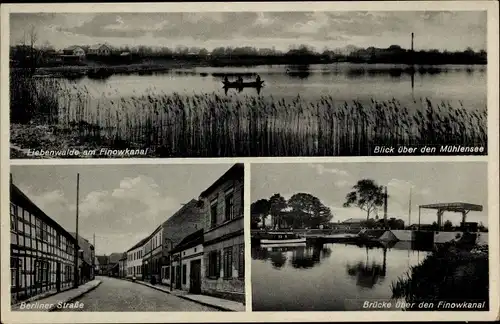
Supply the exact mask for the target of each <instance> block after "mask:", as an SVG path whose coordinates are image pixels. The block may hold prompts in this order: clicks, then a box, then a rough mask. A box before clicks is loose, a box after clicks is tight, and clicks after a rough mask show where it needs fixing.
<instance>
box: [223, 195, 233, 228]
mask: <svg viewBox="0 0 500 324" xmlns="http://www.w3.org/2000/svg"><path fill="white" fill-rule="evenodd" d="M233 218H234V193H233V189H231V190H229V191H227V192H226V200H225V208H224V220H226V221H228V220H231V219H233Z"/></svg>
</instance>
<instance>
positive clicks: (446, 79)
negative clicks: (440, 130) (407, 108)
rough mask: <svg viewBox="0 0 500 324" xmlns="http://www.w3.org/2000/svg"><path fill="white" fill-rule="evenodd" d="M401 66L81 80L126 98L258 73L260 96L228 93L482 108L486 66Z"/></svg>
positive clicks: (206, 89)
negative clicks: (412, 69) (420, 101)
mask: <svg viewBox="0 0 500 324" xmlns="http://www.w3.org/2000/svg"><path fill="white" fill-rule="evenodd" d="M406 68H407V67H406V66H403V65H390V64H351V63H337V64H327V65H308V66H285V65H280V66H256V67H198V68H192V69H184V70H171V71H169V72H166V73H160V74H154V75H113V76H111V77H110V78H108V79H105V80H93V79H89V78H86V77H85V78H83V79H80V80H78V81H76V82H77V85H78V86H86V88H87V89H88V91H89V92H90V93H91V95H92V96H93V97H102V96H105V97H107V98H110V97H121V98H123V97H130V96H137V95H143V94H151V93H153V94H154V93H165V94H171V93H180V94H205V93H214V92H215V93H218V94H220V95H225V93H224V89H223V88H222V83H221V81H222V80H223V74H230V77H229V80H230V81H232V80H235V79H236V77H237V75H240V74H242V75H243V79H244V80H245V81H251V80H255V75H256V74H259V75H260V76H261V78H262V80H263V81H264V82H265V83H264V87H263V88H262V89H261V91H260V93H258V92H257V90H256V89H252V88H247V89H244V90H243V91H241V92H238V90H236V89H229V91H228V95H234V96H240V95H250V96H255V95H259V94H260V95H263V96H273V97H274V98H295V97H297V95H300V96H301V97H302V98H305V99H313V100H317V99H319V98H320V97H322V96H332V97H333V98H334V99H335V101H339V102H344V101H348V102H349V101H353V100H358V101H361V102H366V101H370V100H371V99H374V100H379V101H380V100H391V99H393V98H395V99H397V100H399V101H401V102H411V101H413V100H418V99H421V98H431V99H432V100H433V101H434V102H441V101H448V102H450V103H453V104H454V105H460V103H459V102H462V103H463V105H464V106H466V107H470V108H474V109H476V108H481V109H483V108H485V107H486V88H487V87H486V66H434V67H421V68H418V67H417V68H416V71H415V72H414V73H410V72H408V71H405V69H406Z"/></svg>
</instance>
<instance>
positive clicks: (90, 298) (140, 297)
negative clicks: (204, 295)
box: [65, 277, 219, 312]
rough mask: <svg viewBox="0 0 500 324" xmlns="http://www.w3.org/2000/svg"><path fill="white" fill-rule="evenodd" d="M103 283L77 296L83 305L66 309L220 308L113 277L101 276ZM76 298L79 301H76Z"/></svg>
mask: <svg viewBox="0 0 500 324" xmlns="http://www.w3.org/2000/svg"><path fill="white" fill-rule="evenodd" d="M97 279H99V280H101V281H102V283H101V285H99V287H97V288H96V289H95V290H93V291H91V292H89V293H88V294H86V295H84V296H82V297H81V298H79V299H77V301H78V302H80V303H83V304H84V306H83V308H82V309H74V310H65V311H80V312H92V311H94V312H96V311H97V312H119V311H123V312H131V311H137V312H155V311H158V312H168V311H176V312H189V311H193V312H216V311H219V310H218V309H215V308H212V307H207V306H203V305H200V304H197V303H195V302H192V301H188V300H184V299H182V298H179V297H177V296H173V295H170V294H168V293H164V292H161V291H158V290H156V289H153V288H149V287H147V286H144V285H140V284H137V283H133V282H130V281H126V280H121V279H115V278H110V277H97ZM75 302H76V301H75Z"/></svg>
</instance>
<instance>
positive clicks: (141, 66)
mask: <svg viewBox="0 0 500 324" xmlns="http://www.w3.org/2000/svg"><path fill="white" fill-rule="evenodd" d="M318 64H324V65H332V64H352V65H353V66H363V65H366V66H375V65H379V66H380V65H395V67H393V68H390V69H392V70H398V71H401V72H404V73H412V72H414V73H426V72H430V73H432V72H439V70H440V69H439V67H438V66H444V67H447V66H463V67H467V66H486V65H487V64H481V63H470V64H456V63H449V64H431V63H430V64H414V65H412V64H405V63H385V62H348V61H343V62H339V61H336V62H316V63H311V64H305V63H303V64H290V63H275V64H271V63H260V62H252V63H250V62H244V61H233V62H228V64H222V65H221V64H210V62H193V61H180V60H171V61H165V60H151V61H150V62H141V63H130V64H95V63H94V64H92V63H89V64H81V65H60V66H46V67H38V68H36V70H35V73H34V74H35V75H37V76H49V77H58V76H59V77H67V76H68V75H65V74H71V73H74V74H77V75H81V76H83V75H85V74H87V73H88V72H92V71H96V70H102V71H105V72H106V73H109V74H134V73H137V74H153V73H162V72H168V71H170V70H175V69H192V68H200V67H212V68H224V67H256V66H270V65H274V66H295V67H297V69H298V70H297V71H294V72H298V73H300V72H305V71H302V69H303V68H306V67H307V66H308V65H318ZM306 69H307V68H306ZM10 70H11V73H12V72H14V73H15V72H22V71H25V70H28V69H27V68H22V67H11V68H10ZM388 70H389V69H388ZM186 73H187V72H186ZM214 73H215V72H211V73H203V72H201V73H200V75H201V76H207V75H210V74H214ZM216 74H217V76H220V75H223V74H224V73H216ZM219 74H220V75H219ZM73 76H75V75H73Z"/></svg>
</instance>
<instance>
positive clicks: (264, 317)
mask: <svg viewBox="0 0 500 324" xmlns="http://www.w3.org/2000/svg"><path fill="white" fill-rule="evenodd" d="M117 8H119V9H117ZM498 8H499V6H498V2H496V1H434V2H433V1H397V2H393V1H389V2H384V1H378V2H307V3H304V2H302V3H297V2H279V3H251V2H247V3H206V4H205V3H163V4H162V3H106V4H7V5H2V7H1V19H0V23H1V30H2V34H1V35H2V37H1V54H2V55H1V71H2V74H1V82H0V84H1V89H0V90H1V92H0V94H1V96H0V99H1V111H0V113H1V117H2V118H1V124H0V125H1V127H0V129H1V130H2V131H1V135H2V136H1V138H0V141H1V145H0V147H1V148H3V149H2V150H1V159H0V161H1V164H2V166H6V167H2V168H1V173H0V179H1V181H2V182H1V183H0V185H1V189H2V190H1V199H2V204H0V206H2V207H1V208H2V209H1V211H2V213H1V214H2V215H5V216H2V217H1V226H2V234H3V235H1V237H2V243H3V244H2V250H1V252H2V253H1V255H2V271H1V280H2V281H1V283H2V285H1V286H2V291H3V292H5V293H6V295H4V294H3V295H4V296H7V297H8V292H7V291H8V287H10V285H9V283H10V282H9V275H8V271H7V262H8V261H7V256H8V255H9V253H10V252H9V240H10V236H9V234H8V233H9V230H8V226H9V222H8V221H7V219H8V216H7V215H8V213H9V212H8V207H7V206H8V203H7V200H8V194H7V192H8V190H9V187H8V178H9V168H8V165H9V150H8V148H9V116H8V112H9V108H8V107H9V98H8V95H9V84H8V82H9V77H8V72H7V71H8V59H9V58H8V48H9V13H11V12H96V11H98V12H199V11H212V12H231V11H410V10H413V11H422V10H452V11H470V10H472V11H479V10H485V11H487V12H488V24H487V26H488V51H487V52H488V66H487V71H488V72H487V73H488V152H489V155H488V156H487V157H478V156H470V157H467V156H461V157H453V156H446V157H445V156H432V157H423V156H418V157H402V156H399V157H374V156H373V157H368V158H366V157H333V158H312V157H311V158H224V159H214V158H210V159H202V158H200V159H99V160H96V159H93V160H87V159H78V160H73V159H71V160H14V161H12V165H40V164H43V165H80V164H93V165H102V164H180V163H189V164H203V163H207V164H211V163H236V162H243V163H245V198H246V202H245V205H246V206H245V228H246V229H249V226H250V220H249V217H248V216H249V215H248V214H249V205H250V200H249V197H250V191H249V190H250V189H249V183H250V181H251V179H250V168H248V167H249V164H250V163H252V162H253V163H261V162H266V163H297V162H305V163H314V162H321V163H326V162H329V163H346V162H410V161H411V162H440V161H442V162H444V161H447V162H450V161H456V162H457V163H459V162H465V161H488V163H489V165H488V176H489V180H490V181H489V186H488V190H489V191H488V210H489V215H488V216H489V228H490V232H492V233H494V234H493V235H490V238H489V239H490V244H489V245H490V256H489V257H490V259H489V260H490V311H489V312H368V311H367V312H364V311H363V312H249V311H250V310H251V269H250V260H251V258H250V246H249V241H250V237H249V231H246V232H245V240H246V242H245V244H246V252H245V256H246V260H245V261H246V262H245V264H246V265H247V267H246V269H245V274H246V284H245V285H246V294H247V308H246V309H247V311H246V312H241V313H236V312H235V313H192V312H191V313H187V312H185V313H179V312H149V313H147V312H85V313H79V315H78V316H77V315H76V314H73V313H63V312H57V313H42V312H40V313H39V312H36V313H33V312H29V313H21V312H11V311H10V305H9V298H2V301H1V303H2V304H1V306H2V307H1V311H2V313H1V316H2V317H1V320H2V322H8V323H32V322H37V323H86V322H108V323H111V322H151V323H159V322H165V321H167V322H236V321H240V322H251V321H268V322H288V321H305V322H306V321H317V322H326V321H332V320H333V321H387V320H390V321H408V320H429V321H449V320H494V319H496V318H498V314H499V297H498V292H499V289H498V288H499V283H500V281H499V271H498V270H499V253H498V252H499V235H498V234H499V225H500V224H499V221H498V215H499V204H498V202H499V196H498V186H499V171H498V170H499V165H498V160H499V156H498V125H499V123H498V116H499V112H498V102H499V98H498V97H499V95H498V86H499V82H498V62H499V56H498V26H499V18H498ZM247 232H248V233H247ZM495 234H496V235H495Z"/></svg>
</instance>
